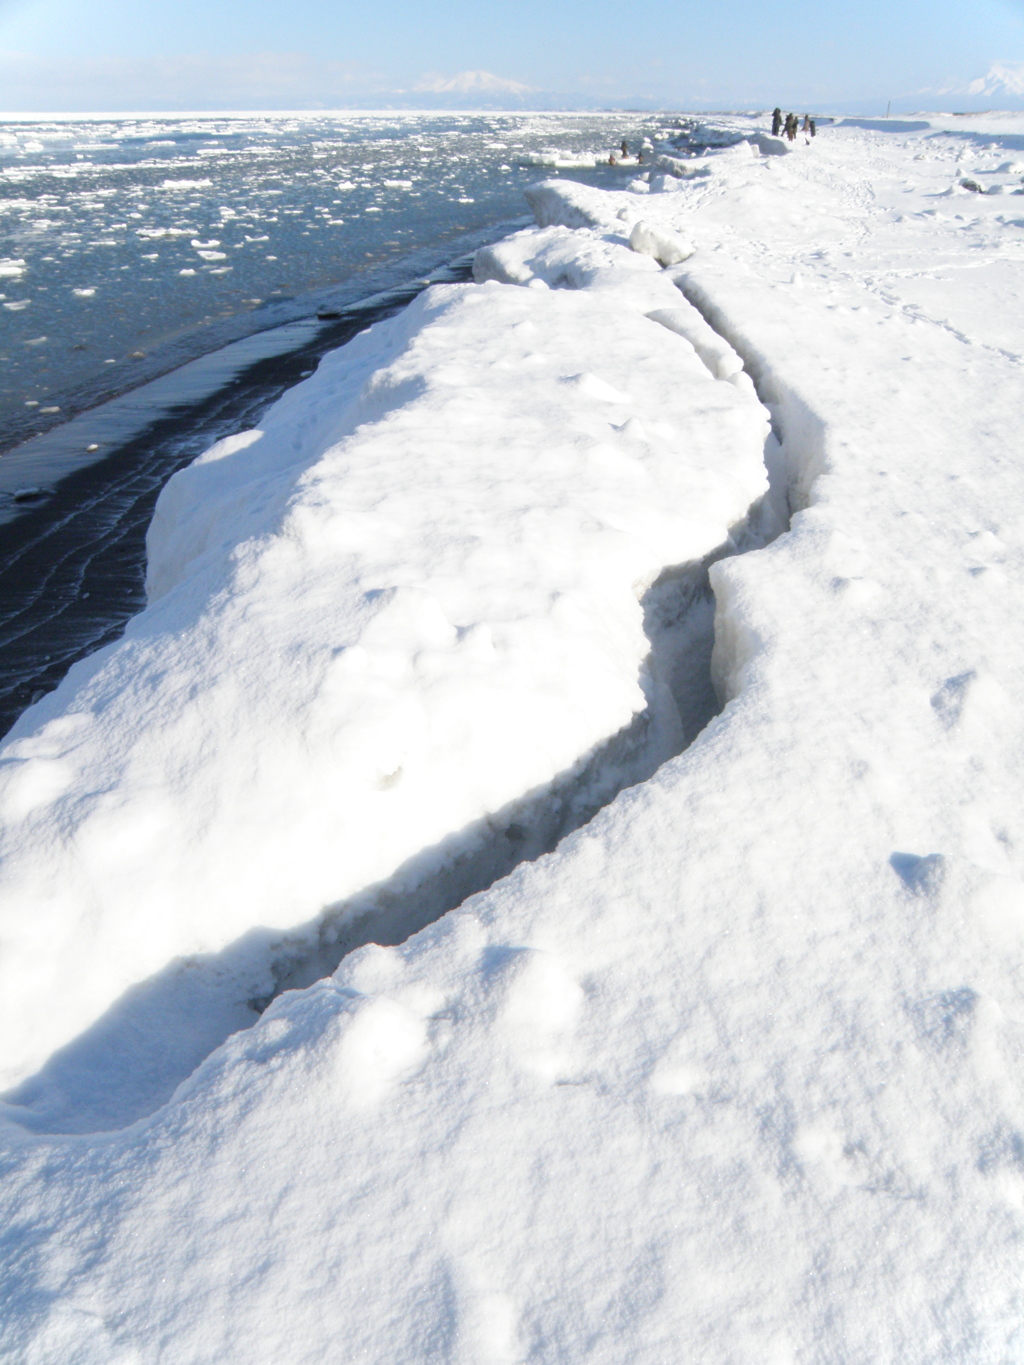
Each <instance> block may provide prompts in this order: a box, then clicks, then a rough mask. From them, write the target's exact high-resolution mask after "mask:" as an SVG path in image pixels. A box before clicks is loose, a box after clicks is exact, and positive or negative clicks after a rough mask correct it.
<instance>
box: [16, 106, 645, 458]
mask: <svg viewBox="0 0 1024 1365" xmlns="http://www.w3.org/2000/svg"><path fill="white" fill-rule="evenodd" d="M657 130H658V125H657V122H656V121H654V122H652V121H651V119H650V118H643V117H640V116H638V115H618V114H616V115H614V116H604V115H593V114H589V115H551V114H544V115H537V114H531V115H515V114H494V115H470V114H450V113H447V114H436V115H433V114H394V115H382V116H377V115H344V116H342V115H333V116H322V117H321V116H308V117H307V116H301V117H284V116H265V117H261V116H259V115H252V116H245V117H235V118H230V117H223V116H218V117H209V118H194V117H193V118H180V117H178V118H167V117H159V118H157V117H154V118H147V119H142V118H133V119H119V120H116V121H85V120H82V121H54V122H42V121H41V122H39V123H22V122H11V121H8V122H3V121H0V451H3V450H6V449H9V448H10V447H11V446H13V445H14V444H16V442H17V441H19V440H24V439H25V438H26V437H28V436H30V435H32V434H34V433H36V432H38V431H41V430H45V429H46V428H47V427H49V426H52V425H54V424H55V423H57V422H60V421H63V420H65V419H66V418H67V416H68V415H69V414H71V413H73V412H76V411H80V410H82V409H83V408H84V407H89V406H92V405H93V404H95V403H96V402H98V401H100V400H101V399H103V398H105V397H108V396H110V395H111V394H113V393H117V392H122V391H123V390H125V389H126V388H131V387H134V386H135V385H137V384H139V383H141V382H143V381H144V380H145V379H148V378H151V377H152V376H153V375H154V374H157V373H161V372H165V371H166V370H168V369H170V368H173V367H174V366H175V365H178V364H181V363H182V362H183V361H184V360H187V359H190V358H191V357H193V356H195V355H198V354H201V353H202V352H203V351H209V350H211V349H213V348H214V347H216V346H218V345H222V344H224V343H225V342H226V341H230V340H233V339H234V338H236V337H240V336H243V335H245V334H246V333H248V332H252V331H255V330H261V329H264V328H267V327H271V326H273V325H275V324H276V323H279V322H284V321H287V320H288V319H290V318H292V317H296V316H300V315H301V314H302V312H303V311H305V312H306V313H308V312H309V311H310V309H311V308H312V307H315V304H316V303H317V302H318V301H320V302H326V303H328V304H330V303H331V302H333V303H335V304H337V303H338V302H344V301H345V300H346V299H348V300H349V301H351V300H352V299H354V298H356V297H358V295H359V293H360V291H361V292H362V293H363V294H367V293H370V292H373V291H374V290H378V289H381V288H386V287H387V286H388V285H390V284H395V283H398V282H400V281H401V280H402V278H403V277H405V278H408V277H409V276H411V275H415V274H418V273H423V272H424V271H425V270H429V269H430V268H431V266H433V265H436V264H438V263H439V262H440V261H442V260H444V259H447V257H446V255H445V251H446V248H448V249H449V251H448V255H449V256H450V254H451V252H452V251H454V250H455V249H456V246H457V243H458V240H459V239H460V238H461V237H463V236H465V235H466V234H472V233H475V232H478V231H480V230H481V229H485V228H487V227H488V226H491V225H495V224H498V223H500V222H501V221H502V220H508V219H513V218H515V217H517V216H519V215H522V214H523V213H524V212H525V211H526V206H525V203H524V201H523V197H522V190H523V187H524V186H525V185H527V184H529V183H531V182H532V181H534V180H536V179H538V178H540V176H542V175H544V174H548V173H551V172H550V171H545V170H544V169H542V168H540V167H538V165H537V164H535V163H536V162H537V161H539V160H543V159H544V155H545V153H550V154H551V156H552V157H553V156H554V155H555V154H558V155H560V156H561V157H563V158H564V157H565V156H567V155H568V156H570V157H573V156H575V157H578V158H579V159H580V160H581V161H585V160H586V159H588V158H590V159H594V158H597V157H607V153H608V150H609V148H610V147H611V146H613V145H617V143H618V142H619V140H620V139H621V138H622V137H629V138H630V139H631V140H632V141H635V142H636V143H638V144H639V142H640V140H641V139H642V138H643V136H644V135H645V134H646V133H656V132H657ZM531 163H532V164H531ZM568 173H569V174H572V175H573V176H574V177H575V178H584V179H593V180H597V181H599V182H600V181H608V180H609V179H612V180H613V181H615V182H620V181H621V180H622V178H623V176H624V174H628V173H624V172H621V171H619V172H616V171H613V170H611V169H610V168H607V167H604V168H600V169H592V170H591V171H589V172H588V171H587V170H586V169H584V168H578V169H577V168H574V169H573V170H572V171H571V172H568ZM317 291H319V293H320V294H321V295H322V298H321V299H320V300H318V299H317V298H316V297H315V295H316V293H317ZM339 291H340V292H339ZM55 409H56V410H55Z"/></svg>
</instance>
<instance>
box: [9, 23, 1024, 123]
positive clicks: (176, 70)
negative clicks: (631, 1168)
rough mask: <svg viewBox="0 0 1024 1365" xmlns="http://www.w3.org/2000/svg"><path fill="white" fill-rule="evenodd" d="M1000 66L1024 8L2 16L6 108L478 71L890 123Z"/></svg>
mask: <svg viewBox="0 0 1024 1365" xmlns="http://www.w3.org/2000/svg"><path fill="white" fill-rule="evenodd" d="M1000 61H1001V62H1008V63H1024V0H972V3H970V4H965V3H963V0H959V2H958V3H953V2H952V0H927V3H926V2H925V0H859V3H856V4H844V5H827V4H822V3H821V0H789V3H785V4H765V3H764V0H732V2H731V3H729V4H728V5H715V4H713V3H709V0H673V2H672V3H669V2H668V0H648V3H647V4H645V5H643V6H634V5H629V4H622V3H621V0H589V3H586V4H584V3H582V0H562V2H561V3H560V4H558V5H553V4H552V3H551V0H516V3H509V2H508V0H447V3H444V4H438V3H434V4H431V3H430V2H429V0H375V3H373V4H364V3H359V4H353V3H347V2H346V0H341V2H340V3H339V2H338V0H333V2H331V0H295V3H292V4H288V5H284V4H281V2H280V0H175V3H174V4H173V5H172V4H168V3H167V0H89V3H87V4H86V3H82V0H0V107H5V108H7V109H15V108H21V109H31V108H38V109H49V110H54V109H65V110H69V111H71V110H74V109H76V108H81V109H90V108H105V109H118V108H121V109H124V108H136V109H138V108H159V107H179V108H180V107H191V108H202V107H217V106H219V107H225V106H230V107H259V106H260V105H261V104H262V105H263V106H264V107H276V108H288V107H292V108H297V107H302V106H304V105H309V104H316V103H319V104H325V103H326V104H328V105H332V104H344V103H345V102H347V100H349V99H359V98H362V97H363V96H365V95H366V94H368V93H369V94H372V93H373V92H376V91H381V92H387V91H394V90H408V89H410V88H411V87H413V86H414V85H415V84H416V83H417V82H418V81H420V80H421V79H422V78H423V77H424V76H425V75H427V74H428V73H434V74H443V75H454V74H455V73H457V72H460V71H465V70H479V69H483V70H487V71H490V72H494V73H496V74H497V75H499V76H502V77H506V78H510V79H512V80H515V81H520V82H522V83H524V84H526V85H529V86H532V87H534V88H536V89H539V90H543V91H558V92H571V93H576V94H581V95H589V96H592V97H593V98H595V99H598V100H600V99H609V100H612V99H626V98H629V97H631V96H641V97H646V98H651V99H661V100H665V101H670V102H674V103H678V104H680V105H683V106H689V107H699V106H702V105H703V106H704V107H709V108H722V107H744V106H747V105H760V104H765V103H768V104H771V103H774V102H775V100H780V101H782V102H783V103H793V104H801V105H803V104H808V105H812V104H813V105H815V106H817V107H818V108H820V109H822V110H824V109H825V108H826V107H827V106H829V105H832V106H835V107H839V106H841V105H847V106H849V105H851V104H856V103H858V102H861V101H866V102H868V103H871V102H881V104H882V106H883V108H884V103H885V101H886V100H887V99H889V98H892V99H893V100H894V101H897V102H899V103H901V104H902V103H903V102H904V100H908V99H909V101H910V103H911V104H913V103H914V100H913V98H912V97H913V96H914V95H915V94H917V93H918V92H921V91H930V90H944V89H953V90H956V89H958V88H962V87H964V86H965V85H966V84H967V83H968V82H969V81H971V80H972V79H975V78H977V77H979V76H982V75H984V74H985V72H986V71H987V70H988V69H989V67H990V66H991V65H992V63H993V62H1000ZM942 102H943V101H941V100H940V101H939V103H940V104H941V103H942ZM952 102H953V103H954V104H955V103H956V101H955V100H954V101H952ZM947 103H948V101H947ZM957 107H962V104H961V105H957Z"/></svg>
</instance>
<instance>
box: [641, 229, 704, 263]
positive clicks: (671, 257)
mask: <svg viewBox="0 0 1024 1365" xmlns="http://www.w3.org/2000/svg"><path fill="white" fill-rule="evenodd" d="M629 245H630V247H631V248H632V249H633V250H634V251H637V252H640V253H641V254H642V255H644V256H653V257H654V259H655V260H656V261H657V262H658V263H659V265H678V264H679V263H680V261H685V260H688V259H689V258H690V257H691V256H692V255H693V253H694V252H695V251H696V250H697V248H696V247H695V246H694V244H693V243H692V242H691V241H688V240H687V238H685V237H682V236H680V234H679V233H677V232H671V231H669V230H667V229H666V228H661V227H655V226H653V225H652V224H650V223H646V222H643V221H641V222H639V223H634V224H633V230H632V231H631V232H630V234H629Z"/></svg>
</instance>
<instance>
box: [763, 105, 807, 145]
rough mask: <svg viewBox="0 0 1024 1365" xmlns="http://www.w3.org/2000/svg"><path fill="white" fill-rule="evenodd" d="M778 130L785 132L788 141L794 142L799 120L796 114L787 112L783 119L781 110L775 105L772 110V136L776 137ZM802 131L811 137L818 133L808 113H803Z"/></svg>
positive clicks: (798, 128)
mask: <svg viewBox="0 0 1024 1365" xmlns="http://www.w3.org/2000/svg"><path fill="white" fill-rule="evenodd" d="M780 131H782V132H784V133H785V134H786V137H788V138H789V140H790V142H795V141H796V135H797V133H798V132H799V131H800V120H799V119H798V118H797V116H796V114H787V115H786V118H785V121H783V118H782V110H781V109H780V108H778V106H776V107H775V108H774V109H773V110H772V137H778V135H779V132H780ZM803 131H804V132H805V133H807V134H809V135H810V136H811V137H817V135H818V130H817V128H816V127H815V124H814V119H812V118H811V116H810V114H804V124H803Z"/></svg>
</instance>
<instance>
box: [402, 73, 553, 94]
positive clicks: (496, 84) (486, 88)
mask: <svg viewBox="0 0 1024 1365" xmlns="http://www.w3.org/2000/svg"><path fill="white" fill-rule="evenodd" d="M413 88H414V89H416V90H422V91H424V92H426V93H430V94H433V95H471V94H476V93H480V94H486V95H528V94H530V93H531V92H532V91H533V86H530V85H523V84H522V83H521V82H520V81H509V80H505V78H504V77H502V76H495V75H493V74H492V73H491V72H490V71H460V72H459V73H458V75H455V76H440V75H437V74H434V73H432V74H430V75H427V76H424V77H423V79H422V80H421V81H419V82H418V83H417V84H416V85H415V86H414V87H413Z"/></svg>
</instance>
